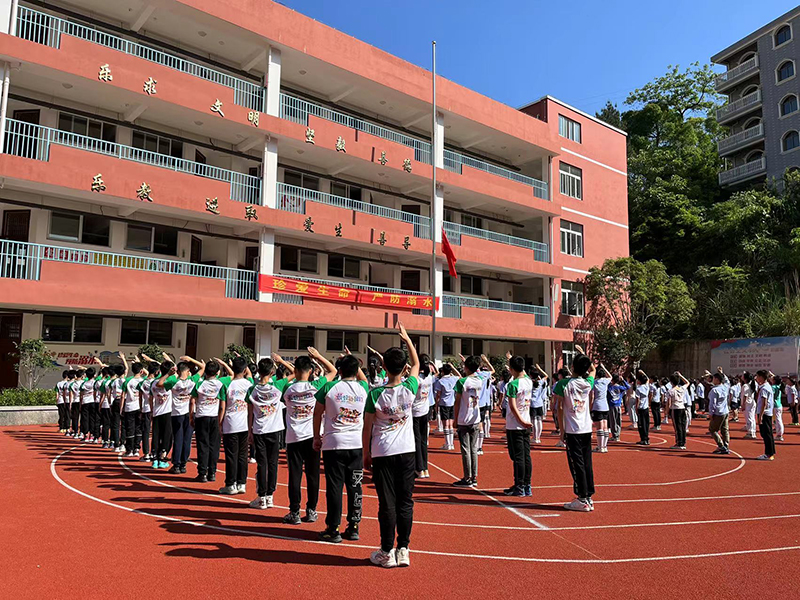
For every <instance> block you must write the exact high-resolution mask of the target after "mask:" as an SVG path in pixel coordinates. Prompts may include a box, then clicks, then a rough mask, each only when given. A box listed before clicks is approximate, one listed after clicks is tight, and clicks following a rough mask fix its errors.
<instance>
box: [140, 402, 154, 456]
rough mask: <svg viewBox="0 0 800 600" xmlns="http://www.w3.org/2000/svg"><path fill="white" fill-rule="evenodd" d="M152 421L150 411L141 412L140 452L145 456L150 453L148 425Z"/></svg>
mask: <svg viewBox="0 0 800 600" xmlns="http://www.w3.org/2000/svg"><path fill="white" fill-rule="evenodd" d="M152 422H153V413H152V412H149V411H148V412H143V413H142V453H143V454H144V455H145V456H148V455H149V454H150V425H151V424H152Z"/></svg>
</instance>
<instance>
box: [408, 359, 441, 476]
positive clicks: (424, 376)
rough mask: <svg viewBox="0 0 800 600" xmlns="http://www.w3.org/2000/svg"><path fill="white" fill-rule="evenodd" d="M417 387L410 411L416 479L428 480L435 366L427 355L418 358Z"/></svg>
mask: <svg viewBox="0 0 800 600" xmlns="http://www.w3.org/2000/svg"><path fill="white" fill-rule="evenodd" d="M419 360H420V371H419V387H418V388H417V397H416V399H415V400H414V407H413V410H412V413H413V417H414V445H415V448H416V465H417V477H419V478H420V479H429V478H430V476H431V474H430V473H429V472H428V415H429V413H430V410H431V406H430V401H429V397H430V395H431V387H432V386H433V382H434V379H435V377H436V373H437V371H436V366H435V365H433V364H432V363H431V359H430V357H429V356H428V355H427V354H422V355H420V357H419Z"/></svg>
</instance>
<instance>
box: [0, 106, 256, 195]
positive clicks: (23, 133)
mask: <svg viewBox="0 0 800 600" xmlns="http://www.w3.org/2000/svg"><path fill="white" fill-rule="evenodd" d="M52 145H57V146H66V147H69V148H77V149H79V150H86V151H87V152H95V153H97V154H103V155H105V156H112V157H116V158H119V159H120V160H126V161H133V162H138V163H143V164H146V165H152V166H155V167H160V168H162V169H169V170H171V171H177V172H180V173H188V174H190V175H197V176H198V177H205V178H207V179H214V180H216V181H223V182H227V183H229V184H230V197H231V200H235V201H237V202H247V203H248V204H261V202H262V200H261V179H260V178H258V177H254V176H252V175H246V174H244V173H239V172H237V171H230V170H228V169H222V168H220V167H213V166H210V165H205V164H202V163H198V162H194V161H191V160H186V159H183V158H174V157H172V156H169V155H166V154H159V153H157V152H151V151H149V150H142V149H140V148H133V147H132V146H124V145H122V144H116V143H113V142H106V141H103V140H98V139H96V138H93V137H89V136H85V135H80V134H76V133H70V132H66V131H61V130H59V129H53V128H51V127H44V126H42V125H33V124H31V123H25V122H23V121H16V120H14V119H8V120H7V130H6V141H5V148H4V152H5V153H6V154H13V155H14V156H20V157H22V158H31V159H34V160H41V161H45V162H46V161H49V160H50V147H51V146H52Z"/></svg>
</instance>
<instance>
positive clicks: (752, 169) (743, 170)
mask: <svg viewBox="0 0 800 600" xmlns="http://www.w3.org/2000/svg"><path fill="white" fill-rule="evenodd" d="M766 170H767V159H766V158H765V157H763V156H762V157H761V158H759V159H757V160H753V161H750V162H748V163H745V164H743V165H739V166H738V167H734V168H733V169H728V170H727V171H722V172H721V173H720V174H719V183H720V185H725V184H727V183H733V182H735V181H740V180H742V179H747V178H749V177H755V176H756V175H759V174H761V173H762V172H763V171H766Z"/></svg>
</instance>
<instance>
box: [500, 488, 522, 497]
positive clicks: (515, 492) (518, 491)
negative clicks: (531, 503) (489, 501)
mask: <svg viewBox="0 0 800 600" xmlns="http://www.w3.org/2000/svg"><path fill="white" fill-rule="evenodd" d="M503 494H505V495H506V496H524V495H525V488H523V487H522V486H521V485H514V486H511V487H510V488H508V489H507V490H503Z"/></svg>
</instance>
